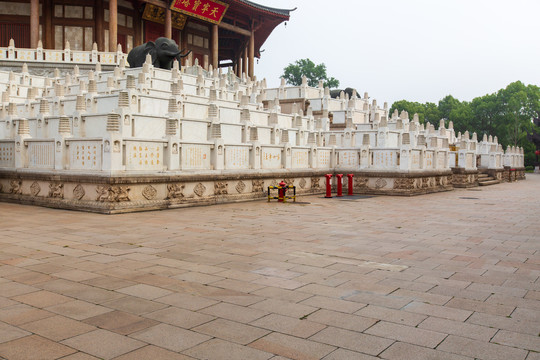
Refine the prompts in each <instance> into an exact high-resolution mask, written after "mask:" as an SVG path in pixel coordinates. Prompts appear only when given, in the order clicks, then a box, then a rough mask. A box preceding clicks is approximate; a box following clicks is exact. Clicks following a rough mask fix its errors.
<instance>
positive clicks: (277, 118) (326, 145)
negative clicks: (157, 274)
mask: <svg viewBox="0 0 540 360" xmlns="http://www.w3.org/2000/svg"><path fill="white" fill-rule="evenodd" d="M70 54H71V52H70ZM64 55H65V53H64ZM15 56H16V55H15ZM70 56H71V55H70ZM89 56H92V55H89ZM117 56H118V57H120V56H121V55H120V53H119V54H117ZM71 59H73V57H71ZM117 60H118V58H117ZM72 65H73V64H72ZM0 86H1V88H0V89H1V90H2V98H1V103H0V198H5V199H7V200H13V201H15V200H17V199H19V200H21V199H23V200H25V201H29V202H32V203H35V202H37V203H43V204H47V205H48V206H58V207H69V208H81V207H82V208H84V209H87V210H91V211H99V212H121V211H132V210H141V209H145V208H163V207H174V206H181V205H186V204H187V205H193V204H200V203H209V202H210V203H211V202H216V201H229V200H230V201H235V200H239V199H250V198H254V197H255V198H256V197H260V196H262V194H263V190H264V189H265V187H266V186H268V185H273V184H274V183H276V184H277V182H278V180H282V179H287V181H288V183H292V184H298V186H299V189H298V191H299V194H302V193H317V192H320V191H322V185H321V184H323V182H324V174H326V173H328V172H331V173H332V172H340V173H344V172H347V173H354V174H355V176H356V180H355V185H354V186H355V188H356V189H357V191H361V192H363V193H385V194H386V193H387V194H407V195H410V194H418V193H425V192H434V191H442V190H450V189H451V188H452V186H454V185H455V186H459V185H460V184H461V185H467V186H469V185H471V186H472V185H474V183H475V176H476V175H475V174H477V172H478V169H477V158H478V159H480V160H479V161H480V163H479V164H480V165H481V166H484V164H486V166H487V167H488V168H489V169H495V170H498V169H503V166H512V167H516V168H520V167H522V166H523V154H522V149H515V148H514V149H512V148H510V149H507V151H506V153H504V154H503V152H502V149H501V147H500V146H499V145H498V144H497V140H496V139H493V138H491V139H487V141H482V142H481V143H478V141H477V139H476V134H473V136H472V138H471V137H470V135H469V133H468V132H465V133H464V134H463V135H462V134H458V135H457V136H456V135H455V132H454V129H453V126H452V124H451V123H450V124H449V126H448V128H445V124H444V121H441V123H440V124H439V128H438V129H435V126H434V125H432V124H430V123H426V124H421V123H420V122H419V120H418V116H416V115H415V116H413V119H412V120H411V119H409V115H408V114H407V113H406V112H402V113H401V114H397V113H394V114H392V116H391V117H389V114H388V106H387V104H385V105H384V106H383V108H380V107H379V106H378V105H377V102H376V100H373V101H372V103H371V104H370V103H369V102H368V100H367V94H365V96H364V98H363V99H360V98H358V97H356V95H355V94H353V97H352V98H349V95H344V94H343V93H342V95H341V96H340V98H338V99H332V98H330V97H329V91H328V89H323V88H322V85H320V86H319V87H318V88H312V87H309V86H307V84H306V83H304V84H302V86H299V87H286V86H284V84H282V86H281V87H280V88H279V89H277V90H276V89H267V88H266V81H264V80H263V81H256V80H255V79H249V78H247V77H245V76H243V77H242V78H238V77H236V76H235V75H234V74H232V72H231V71H230V69H229V71H225V72H223V71H222V69H219V70H216V69H212V68H211V67H209V69H208V70H204V69H202V68H201V67H200V66H198V65H197V64H195V65H193V66H188V67H184V68H182V69H179V67H178V63H175V67H174V68H173V69H172V70H162V69H157V68H154V67H153V66H152V65H151V63H150V62H149V61H147V63H145V64H144V66H143V67H142V68H135V69H131V68H128V67H126V66H125V62H124V61H123V60H122V59H120V61H119V63H118V66H116V67H114V68H113V69H112V70H111V71H104V70H103V69H102V68H101V64H100V63H99V62H97V63H95V64H94V67H93V69H92V70H89V71H88V72H85V73H82V72H79V69H78V65H75V66H74V67H73V70H72V71H70V72H69V73H67V74H62V73H61V72H60V71H55V72H54V73H53V74H52V75H51V76H37V75H32V74H30V73H29V72H28V69H27V67H26V66H22V71H21V72H13V71H11V72H2V71H0ZM312 97H313V98H312ZM310 104H320V105H321V107H320V108H317V111H314V109H313V107H312V106H311V105H310ZM484 155H485V156H487V158H486V159H487V160H484V158H483V156H484ZM59 179H60V180H59ZM111 183H114V184H123V185H114V186H112V185H110V184H111ZM13 184H15V185H13ZM60 184H61V185H62V187H61V189H62V190H61V191H62V193H61V196H60V195H59V194H60V188H59V186H60ZM45 186H48V187H49V188H50V189H53V190H51V192H50V193H49V194H48V195H47V194H45V193H41V192H40V191H37V190H36V189H38V188H39V189H41V188H44V187H45ZM1 189H3V190H1ZM210 189H213V191H211V190H210ZM40 194H41V195H40Z"/></svg>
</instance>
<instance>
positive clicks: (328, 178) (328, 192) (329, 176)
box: [324, 174, 332, 198]
mask: <svg viewBox="0 0 540 360" xmlns="http://www.w3.org/2000/svg"><path fill="white" fill-rule="evenodd" d="M324 176H325V177H326V196H325V197H326V198H331V197H332V184H330V181H331V180H332V174H326V175H324Z"/></svg>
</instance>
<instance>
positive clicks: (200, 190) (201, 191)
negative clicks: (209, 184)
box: [193, 183, 206, 197]
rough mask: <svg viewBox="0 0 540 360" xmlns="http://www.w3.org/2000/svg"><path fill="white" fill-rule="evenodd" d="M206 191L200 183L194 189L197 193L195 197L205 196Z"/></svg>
mask: <svg viewBox="0 0 540 360" xmlns="http://www.w3.org/2000/svg"><path fill="white" fill-rule="evenodd" d="M205 191H206V187H205V186H204V185H203V184H201V183H198V184H197V185H196V186H195V187H194V188H193V192H194V193H195V195H197V196H198V197H201V196H203V195H204V192H205Z"/></svg>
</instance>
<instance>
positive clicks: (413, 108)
mask: <svg viewBox="0 0 540 360" xmlns="http://www.w3.org/2000/svg"><path fill="white" fill-rule="evenodd" d="M396 109H397V111H398V112H399V113H401V112H402V111H403V110H405V111H406V112H408V113H409V118H410V119H411V120H412V118H413V116H414V114H418V119H419V121H420V123H424V122H426V121H429V122H431V123H433V124H435V123H437V124H438V121H439V120H440V118H441V114H440V112H439V109H438V108H437V105H436V104H434V103H426V104H422V103H419V102H412V101H407V100H399V101H396V102H394V103H393V104H392V107H391V108H390V114H392V113H393V112H394V110H396Z"/></svg>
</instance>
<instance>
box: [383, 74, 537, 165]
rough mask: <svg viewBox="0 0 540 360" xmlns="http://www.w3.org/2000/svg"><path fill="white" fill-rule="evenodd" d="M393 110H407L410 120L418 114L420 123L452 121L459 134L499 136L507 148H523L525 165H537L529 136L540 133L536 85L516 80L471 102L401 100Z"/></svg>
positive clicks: (479, 136) (395, 104) (450, 97)
mask: <svg viewBox="0 0 540 360" xmlns="http://www.w3.org/2000/svg"><path fill="white" fill-rule="evenodd" d="M394 109H397V110H398V111H399V112H401V111H402V110H405V111H407V112H408V113H409V116H410V117H411V118H412V116H413V114H414V113H418V117H419V119H420V121H421V122H426V121H429V122H431V123H433V124H438V120H439V119H441V118H444V119H446V120H448V121H452V122H453V124H454V130H455V131H456V133H457V132H458V131H460V132H461V133H463V132H465V131H466V130H468V131H469V132H470V133H473V132H476V133H477V135H478V138H479V139H482V137H483V135H484V134H488V135H493V136H497V138H498V141H499V143H500V144H502V145H503V147H504V148H505V149H506V147H507V146H508V145H510V146H520V147H523V149H524V152H525V163H526V164H528V165H532V164H533V162H534V158H535V157H534V150H536V149H535V146H534V145H533V143H532V142H531V140H530V137H531V134H532V133H533V132H536V133H540V127H539V126H537V125H535V124H534V123H533V119H535V118H539V117H540V87H538V86H536V85H525V84H523V83H522V82H520V81H516V82H513V83H511V84H509V85H508V86H507V87H506V88H504V89H500V90H499V91H497V92H496V93H493V94H486V95H484V96H479V97H476V98H474V99H473V100H472V101H470V102H468V101H459V100H458V99H456V98H454V97H453V96H452V95H447V96H445V97H444V98H443V99H441V100H440V101H439V104H438V105H436V104H433V103H425V104H422V103H418V102H411V101H407V100H400V101H396V102H395V103H393V104H392V107H391V109H390V112H391V113H392V112H393V111H394ZM446 125H448V123H446ZM527 135H529V137H528V136H527Z"/></svg>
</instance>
